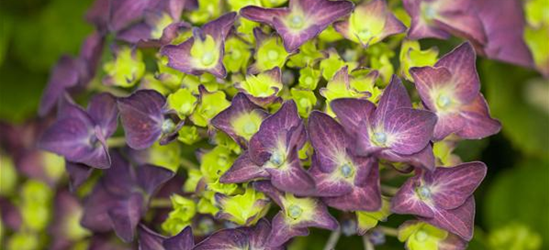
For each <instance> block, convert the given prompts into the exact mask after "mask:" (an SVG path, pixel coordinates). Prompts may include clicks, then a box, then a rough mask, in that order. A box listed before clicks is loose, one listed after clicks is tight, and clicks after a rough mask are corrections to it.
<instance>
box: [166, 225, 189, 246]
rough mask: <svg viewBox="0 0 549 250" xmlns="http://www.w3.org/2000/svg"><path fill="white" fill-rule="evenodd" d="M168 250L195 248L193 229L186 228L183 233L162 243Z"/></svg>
mask: <svg viewBox="0 0 549 250" xmlns="http://www.w3.org/2000/svg"><path fill="white" fill-rule="evenodd" d="M162 245H163V246H164V248H165V249H166V250H191V249H192V248H193V247H194V237H193V231H192V228H191V227H185V229H183V230H182V231H181V232H179V233H178V234H176V235H175V236H172V237H170V238H168V239H166V240H164V242H163V243H162Z"/></svg>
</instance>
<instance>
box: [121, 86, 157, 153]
mask: <svg viewBox="0 0 549 250" xmlns="http://www.w3.org/2000/svg"><path fill="white" fill-rule="evenodd" d="M165 105H166V98H165V97H164V96H163V95H161V94H160V93H158V92H156V91H154V90H138V91H136V92H135V93H133V94H132V95H130V96H129V97H126V98H120V99H118V109H119V110H120V118H121V119H120V120H121V123H122V127H124V133H125V137H126V142H127V144H128V146H130V147H131V148H133V149H136V150H140V149H145V148H148V147H150V146H151V145H153V144H154V142H156V141H157V140H158V139H159V138H160V136H161V135H162V125H163V122H164V108H165Z"/></svg>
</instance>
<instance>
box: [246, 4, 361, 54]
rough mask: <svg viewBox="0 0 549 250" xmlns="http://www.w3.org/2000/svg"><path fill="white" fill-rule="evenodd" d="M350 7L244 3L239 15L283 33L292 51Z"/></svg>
mask: <svg viewBox="0 0 549 250" xmlns="http://www.w3.org/2000/svg"><path fill="white" fill-rule="evenodd" d="M352 10H353V3H352V2H349V1H329V0H291V1H290V6H289V7H287V8H272V9H266V8H262V7H257V6H247V7H244V8H242V9H241V10H240V15H242V16H243V17H244V18H247V19H250V20H252V21H256V22H260V23H264V24H267V25H269V26H271V27H273V28H274V29H275V30H276V32H277V33H278V34H280V36H282V39H283V40H284V47H285V48H286V50H287V51H288V52H293V51H295V50H296V49H298V48H299V47H300V46H301V45H303V44H304V43H305V42H307V41H308V40H311V39H313V38H314V37H316V36H317V35H318V34H320V32H322V31H323V30H325V29H326V28H327V27H328V25H330V24H332V23H333V22H335V21H336V20H337V19H339V18H341V17H344V16H346V15H348V14H349V13H350V12H351V11H352Z"/></svg>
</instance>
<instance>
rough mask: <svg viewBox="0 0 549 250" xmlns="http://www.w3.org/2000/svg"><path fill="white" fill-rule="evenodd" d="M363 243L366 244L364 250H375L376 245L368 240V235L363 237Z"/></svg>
mask: <svg viewBox="0 0 549 250" xmlns="http://www.w3.org/2000/svg"><path fill="white" fill-rule="evenodd" d="M362 243H363V244H364V250H375V247H374V244H372V242H371V241H370V239H369V238H368V234H365V235H364V236H362Z"/></svg>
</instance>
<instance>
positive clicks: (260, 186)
mask: <svg viewBox="0 0 549 250" xmlns="http://www.w3.org/2000/svg"><path fill="white" fill-rule="evenodd" d="M253 187H254V189H255V190H257V191H260V192H263V193H265V194H266V195H267V196H269V198H271V199H272V200H273V201H274V202H275V203H276V204H277V205H278V206H282V205H283V204H282V199H283V196H284V194H283V193H282V192H281V191H280V190H278V189H276V188H275V187H274V186H273V184H271V182H270V181H255V182H253Z"/></svg>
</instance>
